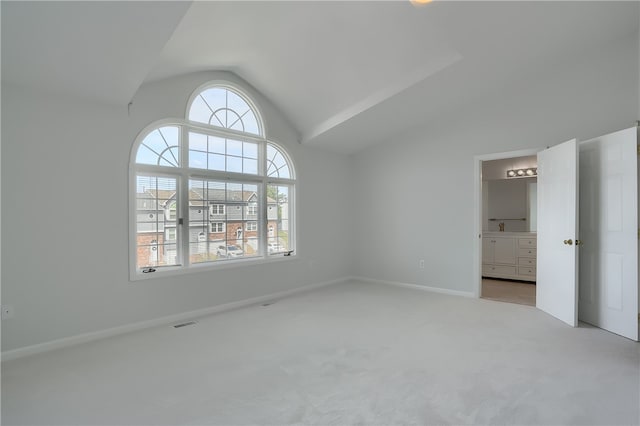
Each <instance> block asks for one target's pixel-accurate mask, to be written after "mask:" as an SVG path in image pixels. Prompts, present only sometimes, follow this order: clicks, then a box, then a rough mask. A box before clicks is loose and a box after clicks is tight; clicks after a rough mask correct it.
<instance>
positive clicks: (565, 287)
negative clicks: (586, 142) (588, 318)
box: [536, 139, 578, 327]
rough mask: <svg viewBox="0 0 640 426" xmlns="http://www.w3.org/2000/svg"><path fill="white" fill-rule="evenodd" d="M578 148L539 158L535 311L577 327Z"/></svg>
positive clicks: (559, 148) (565, 146)
mask: <svg viewBox="0 0 640 426" xmlns="http://www.w3.org/2000/svg"><path fill="white" fill-rule="evenodd" d="M577 208H578V144H577V141H576V140H575V139H573V140H570V141H568V142H565V143H562V144H560V145H556V146H554V147H551V148H548V149H546V150H544V151H541V152H539V153H538V263H537V271H536V276H537V279H536V306H537V307H538V308H539V309H541V310H543V311H544V312H547V313H548V314H550V315H552V316H554V317H556V318H558V319H560V320H562V321H564V322H566V323H567V324H569V325H571V326H573V327H575V326H577V325H578V304H577V301H578V256H577V250H576V239H577V238H578V236H577V235H578V234H577V232H578V214H577V213H578V212H577Z"/></svg>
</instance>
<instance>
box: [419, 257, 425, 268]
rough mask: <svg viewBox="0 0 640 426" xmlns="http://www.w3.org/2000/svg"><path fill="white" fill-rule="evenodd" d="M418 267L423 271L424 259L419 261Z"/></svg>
mask: <svg viewBox="0 0 640 426" xmlns="http://www.w3.org/2000/svg"><path fill="white" fill-rule="evenodd" d="M418 266H419V267H420V269H424V259H420V261H419V262H418Z"/></svg>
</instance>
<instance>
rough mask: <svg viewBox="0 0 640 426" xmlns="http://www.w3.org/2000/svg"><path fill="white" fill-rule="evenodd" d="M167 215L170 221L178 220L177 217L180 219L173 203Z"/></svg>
mask: <svg viewBox="0 0 640 426" xmlns="http://www.w3.org/2000/svg"><path fill="white" fill-rule="evenodd" d="M167 213H168V216H169V219H170V220H176V217H178V215H177V213H176V203H171V204H170V205H169V208H168V209H167Z"/></svg>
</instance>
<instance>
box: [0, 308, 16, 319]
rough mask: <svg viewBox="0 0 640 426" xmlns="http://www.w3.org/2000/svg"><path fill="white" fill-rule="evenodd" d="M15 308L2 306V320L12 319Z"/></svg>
mask: <svg viewBox="0 0 640 426" xmlns="http://www.w3.org/2000/svg"><path fill="white" fill-rule="evenodd" d="M13 314H14V312H13V306H11V305H2V319H3V320H6V319H10V318H13Z"/></svg>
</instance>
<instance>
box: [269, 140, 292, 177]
mask: <svg viewBox="0 0 640 426" xmlns="http://www.w3.org/2000/svg"><path fill="white" fill-rule="evenodd" d="M267 176H269V177H279V178H285V179H290V178H291V170H290V168H289V161H287V157H286V156H285V155H284V153H283V152H282V151H281V150H280V149H278V147H276V146H275V145H273V144H271V143H270V144H268V145H267Z"/></svg>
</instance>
